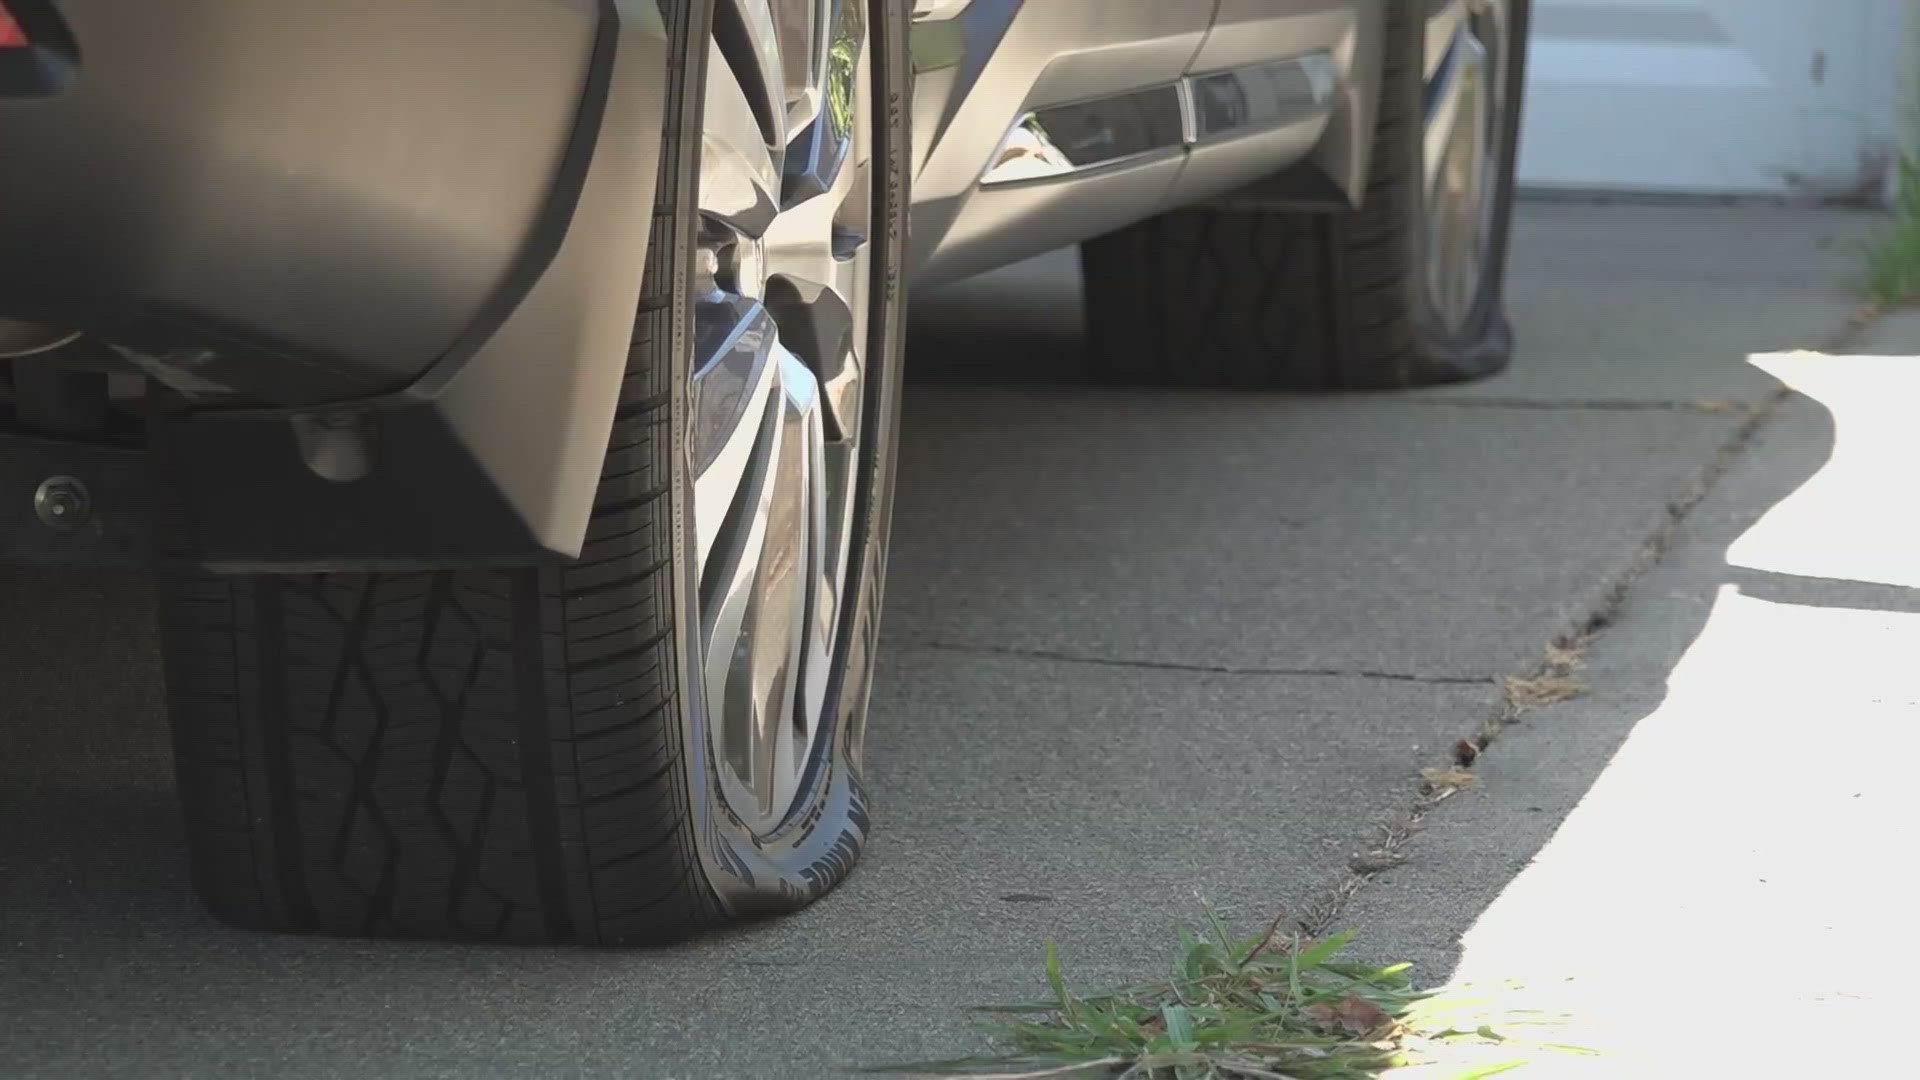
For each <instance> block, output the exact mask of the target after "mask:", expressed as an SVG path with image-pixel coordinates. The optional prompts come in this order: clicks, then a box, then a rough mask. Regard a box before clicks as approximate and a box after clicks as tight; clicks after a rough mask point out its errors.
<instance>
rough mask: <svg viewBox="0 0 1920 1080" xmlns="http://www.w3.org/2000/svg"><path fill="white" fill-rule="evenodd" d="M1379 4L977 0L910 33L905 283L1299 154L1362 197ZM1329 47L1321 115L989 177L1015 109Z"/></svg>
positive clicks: (1236, 179) (1042, 244)
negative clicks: (908, 267) (911, 148)
mask: <svg viewBox="0 0 1920 1080" xmlns="http://www.w3.org/2000/svg"><path fill="white" fill-rule="evenodd" d="M1384 11H1385V9H1384V7H1383V6H1382V3H1381V2H1380V0H1220V2H1219V3H1217V4H1216V3H1213V2H1175V3H1168V2H1165V0H1100V2H1098V3H1092V2H1087V3H1064V2H1049V0H971V3H967V4H964V5H961V4H949V5H947V6H945V7H942V8H940V9H939V11H938V16H939V17H938V18H933V19H928V20H926V21H923V22H922V23H921V24H920V25H919V26H918V27H916V30H915V43H916V46H918V48H919V51H918V53H917V54H916V57H915V64H916V72H917V74H918V84H917V86H916V88H915V106H914V120H915V124H916V128H915V130H916V148H915V154H916V159H917V161H916V170H915V173H914V185H915V187H914V202H915V208H914V217H913V229H914V239H913V251H914V266H913V273H914V280H915V281H916V282H917V283H920V284H931V283H937V282H940V281H945V280H951V279H953V278H958V277H965V276H967V275H969V274H972V273H977V272H979V271H981V270H986V269H990V268H992V267H994V266H999V265H1004V264H1006V263H1009V262H1013V261H1016V260H1018V259H1021V258H1025V257H1027V256H1031V255H1037V254H1039V253H1041V252H1043V251H1047V250H1050V249H1052V248H1057V247H1061V246H1063V245H1066V244H1071V243H1075V242H1077V241H1080V240H1085V239H1088V238H1090V237H1093V236H1097V235H1099V234H1101V233H1103V232H1107V231H1111V230H1113V229H1117V228H1120V227H1122V226H1125V225H1128V224H1132V223H1133V222H1135V221H1139V220H1140V219H1142V218H1145V217H1149V216H1151V215H1153V214H1155V213H1157V212H1160V211H1162V210H1165V209H1170V208H1172V207H1174V206H1179V205H1183V204H1186V203H1191V202H1196V201H1199V200H1202V199H1205V198H1207V197H1210V196H1212V195H1216V194H1219V193H1222V192H1225V191H1228V190H1231V189H1233V188H1235V187H1238V186H1240V185H1244V184H1247V183H1249V182H1252V181H1254V180H1257V179H1259V178H1261V177H1264V176H1267V175H1271V174H1273V173H1275V172H1277V171H1279V170H1282V169H1284V168H1286V167H1288V166H1290V165H1294V164H1296V163H1299V162H1303V161H1305V162H1308V163H1309V164H1310V165H1311V166H1313V167H1317V168H1320V169H1322V170H1323V171H1325V172H1326V174H1327V175H1328V178H1329V182H1330V183H1331V184H1332V185H1333V186H1334V187H1336V188H1338V189H1339V190H1341V191H1343V192H1345V193H1347V194H1348V195H1349V196H1350V197H1352V198H1355V199H1357V197H1358V191H1359V185H1360V183H1361V180H1362V178H1363V177H1364V175H1365V168H1366V160H1365V150H1364V148H1365V146H1366V145H1367V140H1366V139H1364V138H1358V137H1356V133H1359V132H1364V131H1370V130H1371V125H1372V120H1373V115H1374V109H1375V104H1374V101H1373V96H1372V93H1373V87H1374V86H1375V85H1376V82H1377V75H1378V71H1379V51H1380V47H1381V36H1382V19H1383V13H1384ZM1320 54H1324V56H1325V57H1326V59H1327V60H1328V61H1329V70H1330V74H1331V75H1332V77H1333V80H1334V85H1333V88H1332V94H1333V96H1332V99H1331V100H1330V101H1329V102H1328V103H1327V107H1326V108H1324V109H1314V110H1309V111H1306V112H1303V113H1302V114H1301V115H1298V116H1294V117H1288V118H1284V119H1282V120H1276V122H1273V123H1268V124H1253V125H1249V126H1248V127H1247V128H1246V129H1245V130H1244V131H1239V132H1236V133H1235V134H1234V135H1233V136H1232V137H1230V138H1221V139H1218V140H1208V141H1207V142H1206V143H1205V145H1196V144H1192V143H1191V142H1190V141H1189V142H1187V143H1182V144H1179V145H1172V146H1167V147H1164V148H1163V151H1162V152H1161V153H1158V154H1152V155H1140V156H1137V157H1132V158H1129V159H1128V160H1126V161H1123V162H1117V163H1115V164H1113V165H1109V166H1104V167H1100V168H1095V169H1090V170H1086V171H1083V172H1077V173H1074V174H1072V175H1066V176H1060V177H1057V178H1051V179H1046V180H1042V181H1035V182H1030V183H1022V184H1019V185H1009V186H1004V187H999V186H983V185H982V184H981V182H980V181H981V179H982V176H983V175H984V174H985V173H986V172H987V171H988V169H989V168H990V167H991V165H992V163H993V162H994V159H995V154H996V153H997V152H998V151H1000V150H1001V148H1002V146H1003V144H1004V143H1005V142H1006V140H1007V138H1008V133H1009V132H1010V131H1011V130H1012V129H1013V128H1014V126H1015V125H1016V123H1018V122H1019V121H1020V120H1021V118H1022V117H1023V116H1025V115H1026V114H1028V113H1031V112H1034V111H1036V110H1041V109H1045V108H1047V107H1050V106H1059V105H1064V104H1069V103H1076V102H1089V101H1097V100H1100V99H1103V98H1115V97H1120V96H1123V95H1127V94H1129V93H1133V92H1136V91H1139V90H1142V89H1145V88H1149V87H1156V86H1169V85H1175V84H1178V83H1180V82H1181V81H1182V80H1184V79H1187V78H1188V77H1190V76H1202V75H1207V74H1211V73H1217V72H1228V71H1233V70H1243V69H1252V68H1257V67H1260V66H1261V65H1266V64H1270V63H1272V62H1274V61H1282V60H1286V59H1289V58H1296V57H1303V56H1316V55H1320Z"/></svg>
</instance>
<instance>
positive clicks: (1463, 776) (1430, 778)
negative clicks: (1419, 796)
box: [1420, 765, 1480, 799]
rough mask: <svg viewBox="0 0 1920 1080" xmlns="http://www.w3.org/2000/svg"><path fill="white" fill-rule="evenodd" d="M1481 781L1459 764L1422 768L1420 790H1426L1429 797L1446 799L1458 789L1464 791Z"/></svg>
mask: <svg viewBox="0 0 1920 1080" xmlns="http://www.w3.org/2000/svg"><path fill="white" fill-rule="evenodd" d="M1479 783H1480V778H1479V777H1477V776H1475V775H1473V774H1472V773H1470V772H1468V771H1467V770H1465V769H1462V768H1460V767H1459V766H1458V765H1449V766H1447V767H1446V768H1437V767H1436V768H1431V769H1421V770H1420V790H1421V791H1423V792H1425V793H1426V795H1427V797H1428V798H1433V799H1444V798H1446V797H1447V796H1449V795H1451V794H1453V793H1454V792H1456V791H1464V790H1465V789H1467V788H1470V787H1474V786H1475V785H1477V784H1479Z"/></svg>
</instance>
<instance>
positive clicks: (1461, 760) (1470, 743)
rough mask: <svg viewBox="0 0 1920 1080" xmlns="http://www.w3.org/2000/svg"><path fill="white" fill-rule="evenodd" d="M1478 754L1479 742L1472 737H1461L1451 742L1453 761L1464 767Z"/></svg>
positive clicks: (1471, 762)
mask: <svg viewBox="0 0 1920 1080" xmlns="http://www.w3.org/2000/svg"><path fill="white" fill-rule="evenodd" d="M1479 756H1480V744H1479V743H1477V742H1475V741H1474V740H1472V739H1461V740H1460V741H1459V742H1456V743H1454V744H1453V763H1454V764H1455V765H1458V766H1460V767H1461V768H1463V769H1465V768H1467V767H1469V766H1471V765H1472V764H1473V763H1474V760H1475V759H1476V758H1478V757H1479Z"/></svg>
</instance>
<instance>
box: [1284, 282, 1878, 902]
mask: <svg viewBox="0 0 1920 1080" xmlns="http://www.w3.org/2000/svg"><path fill="white" fill-rule="evenodd" d="M1882 314H1883V311H1882V310H1881V309H1879V308H1877V307H1874V306H1871V305H1869V306H1867V307H1862V308H1860V309H1858V310H1856V311H1855V312H1853V314H1851V315H1850V316H1848V318H1847V319H1846V320H1845V322H1843V323H1842V324H1841V326H1840V327H1839V328H1838V329H1837V330H1835V331H1834V333H1833V335H1832V336H1831V337H1830V338H1829V339H1828V340H1827V341H1826V342H1825V343H1823V344H1822V345H1821V346H1820V347H1819V348H1817V349H1816V350H1814V351H1816V352H1822V353H1841V352H1845V351H1846V350H1847V349H1848V347H1849V346H1850V345H1851V344H1852V343H1853V342H1854V341H1856V340H1857V339H1858V338H1859V337H1860V336H1861V335H1862V334H1863V333H1864V332H1865V331H1866V330H1867V329H1868V328H1869V327H1871V326H1872V325H1873V324H1874V323H1875V322H1876V321H1878V319H1879V317H1880V316H1881V315H1882ZM1794 396H1795V391H1794V390H1793V389H1792V388H1791V387H1787V386H1780V387H1778V388H1776V389H1775V390H1774V391H1773V392H1772V393H1770V394H1768V395H1767V396H1766V397H1765V398H1763V399H1762V400H1760V401H1759V402H1757V403H1755V404H1754V405H1753V406H1751V407H1750V408H1749V409H1747V410H1746V411H1745V416H1744V418H1743V419H1742V420H1741V422H1740V423H1739V425H1738V426H1737V427H1735V429H1734V430H1733V432H1732V433H1731V434H1729V435H1728V436H1727V438H1726V440H1725V441H1724V442H1722V443H1721V444H1720V447H1719V449H1717V450H1715V451H1714V453H1713V455H1712V457H1710V458H1709V459H1708V460H1707V461H1706V463H1705V464H1703V465H1702V466H1701V467H1700V469H1699V470H1698V471H1697V472H1695V474H1694V477H1693V479H1692V481H1691V482H1689V483H1688V485H1687V486H1686V487H1685V488H1684V489H1682V490H1681V492H1680V493H1679V494H1678V495H1675V496H1674V497H1672V498H1670V499H1668V500H1667V501H1666V504H1665V506H1664V507H1663V510H1664V512H1663V513H1662V514H1661V516H1660V519H1659V521H1658V522H1657V523H1656V524H1655V525H1654V527H1653V528H1652V530H1651V531H1649V532H1648V534H1647V536H1646V538H1645V539H1644V540H1642V541H1641V542H1640V545H1639V547H1638V548H1636V549H1635V550H1634V553H1633V555H1632V556H1631V557H1629V558H1628V559H1627V561H1626V563H1625V564H1624V565H1623V566H1621V567H1620V568H1619V569H1617V570H1615V571H1614V572H1613V573H1611V574H1609V575H1607V576H1606V577H1605V578H1604V579H1603V580H1602V582H1601V584H1600V586H1599V588H1598V589H1596V590H1595V591H1594V592H1593V594H1592V595H1591V596H1590V597H1589V599H1588V601H1587V602H1586V603H1585V604H1583V605H1581V606H1580V607H1579V608H1577V609H1576V610H1577V611H1579V612H1580V614H1578V615H1575V616H1574V617H1573V618H1572V619H1571V620H1569V622H1568V623H1567V624H1565V625H1564V626H1563V628H1562V629H1561V630H1559V631H1558V632H1556V633H1554V634H1553V635H1552V636H1550V637H1549V638H1548V644H1547V646H1546V647H1545V648H1544V649H1543V650H1542V654H1541V656H1540V658H1538V659H1536V660H1535V661H1534V662H1533V663H1531V664H1529V665H1528V666H1527V667H1526V668H1525V669H1523V670H1521V671H1519V672H1516V673H1515V675H1514V678H1518V679H1522V680H1525V679H1530V678H1537V677H1540V676H1542V675H1547V674H1552V673H1554V672H1555V670H1556V669H1557V668H1559V667H1563V666H1565V663H1566V659H1565V657H1566V655H1567V650H1568V649H1570V648H1571V649H1572V650H1574V655H1575V656H1576V658H1577V655H1578V654H1579V653H1583V652H1585V650H1586V649H1587V647H1588V646H1590V645H1591V644H1592V642H1593V640H1594V639H1595V638H1596V637H1598V636H1599V635H1600V634H1602V633H1604V632H1605V631H1606V629H1607V627H1608V626H1609V625H1611V623H1612V621H1613V617H1614V615H1615V614H1616V613H1617V612H1618V611H1619V610H1620V608H1621V606H1622V605H1623V604H1625V603H1626V600H1627V595H1628V593H1629V592H1631V591H1632V589H1633V586H1634V585H1635V584H1637V583H1638V582H1639V581H1640V579H1641V578H1643V577H1645V576H1646V574H1647V573H1648V572H1649V571H1651V570H1652V569H1653V568H1654V567H1656V566H1658V565H1659V564H1660V563H1661V562H1662V561H1664V560H1665V558H1666V556H1667V552H1668V551H1669V549H1671V547H1672V546H1673V542H1674V539H1675V537H1677V536H1678V535H1679V532H1680V528H1681V526H1682V525H1684V524H1685V523H1686V520H1687V518H1688V516H1689V515H1691V514H1692V513H1693V511H1694V510H1695V509H1696V508H1697V507H1698V506H1699V505H1700V504H1701V503H1702V502H1703V501H1705V500H1706V497H1707V496H1708V495H1709V494H1711V493H1712V492H1713V489H1714V488H1715V487H1716V486H1717V485H1718V484H1719V482H1720V480H1721V479H1722V478H1723V477H1725V476H1726V474H1727V473H1728V472H1729V471H1731V470H1732V468H1733V466H1734V465H1735V464H1736V463H1737V462H1739V460H1740V459H1741V458H1742V457H1743V456H1744V455H1745V454H1746V452H1747V450H1748V449H1749V448H1750V447H1751V446H1752V445H1753V442H1754V440H1755V439H1757V438H1759V436H1760V433H1761V431H1762V430H1763V429H1765V428H1766V426H1767V424H1768V423H1769V422H1770V421H1772V419H1773V418H1774V416H1775V415H1776V414H1777V413H1778V412H1779V411H1780V407H1781V406H1782V405H1785V404H1786V403H1787V402H1788V401H1790V400H1792V399H1793V397H1794ZM1509 685H1510V684H1509ZM1512 704H1513V703H1512V701H1511V700H1510V697H1509V696H1507V695H1503V696H1502V698H1501V700H1500V702H1499V703H1498V704H1497V705H1496V706H1495V708H1494V711H1493V713H1491V714H1490V715H1488V716H1487V717H1484V718H1483V719H1482V720H1481V721H1480V722H1479V725H1478V728H1477V731H1476V732H1469V733H1467V734H1466V735H1464V736H1463V737H1462V742H1465V741H1468V740H1474V742H1475V745H1476V753H1475V755H1474V757H1475V758H1476V759H1477V758H1478V756H1479V755H1480V754H1481V753H1484V752H1486V751H1487V749H1488V747H1489V746H1490V745H1491V744H1492V743H1494V742H1495V740H1496V739H1497V738H1498V737H1499V734H1500V733H1501V732H1502V731H1503V730H1504V729H1505V728H1507V727H1508V726H1510V725H1511V724H1513V723H1515V722H1516V721H1517V720H1518V719H1519V713H1518V712H1515V711H1513V710H1512V708H1511V706H1512ZM1415 791H1416V796H1415V798H1414V799H1413V800H1412V801H1411V802H1410V803H1407V804H1403V805H1402V806H1401V807H1399V808H1398V809H1396V810H1394V811H1393V812H1392V813H1391V814H1390V815H1389V816H1388V817H1387V818H1386V819H1385V820H1383V821H1381V822H1379V823H1377V827H1378V829H1379V830H1380V831H1381V833H1382V834H1383V839H1382V841H1381V842H1380V843H1379V844H1377V845H1376V849H1377V850H1376V852H1375V854H1379V855H1383V856H1393V855H1397V854H1399V852H1400V849H1401V848H1402V847H1404V846H1406V845H1407V844H1408V843H1410V842H1411V841H1412V839H1413V837H1414V836H1415V835H1416V834H1417V833H1418V832H1419V831H1420V828H1421V823H1422V820H1423V819H1424V818H1425V816H1426V815H1427V814H1428V813H1429V812H1432V811H1434V810H1436V809H1438V807H1439V804H1440V802H1441V801H1442V799H1444V797H1445V796H1444V795H1441V796H1438V797H1435V796H1434V795H1433V794H1431V793H1428V792H1425V791H1423V790H1422V789H1420V788H1416V789H1415ZM1396 865H1397V863H1396ZM1384 869H1386V867H1385V866H1384V865H1381V866H1377V867H1372V868H1363V869H1358V870H1356V869H1354V868H1353V865H1352V862H1351V860H1350V861H1349V862H1348V864H1347V865H1344V866H1342V867H1341V868H1340V869H1339V870H1338V871H1336V872H1335V873H1334V876H1333V877H1332V878H1331V879H1330V880H1329V881H1328V883H1327V884H1326V885H1325V886H1324V887H1322V888H1321V889H1320V890H1319V891H1317V892H1315V893H1313V894H1312V895H1310V896H1309V897H1308V898H1307V900H1306V903H1305V905H1304V906H1303V908H1302V914H1301V915H1300V917H1299V918H1298V919H1296V920H1295V921H1296V923H1297V925H1299V926H1300V928H1301V930H1302V931H1303V932H1304V933H1306V934H1308V935H1310V936H1315V937H1317V936H1321V935H1323V934H1325V933H1327V932H1328V930H1329V929H1330V928H1331V927H1332V925H1333V921H1334V920H1335V919H1337V918H1339V917H1340V913H1341V912H1342V911H1344V910H1345V908H1346V906H1347V904H1348V902H1349V901H1351V900H1352V899H1353V896H1354V894H1355V893H1357V892H1359V891H1360V889H1362V888H1363V887H1365V886H1366V884H1367V883H1368V882H1370V881H1372V880H1373V879H1374V877H1375V876H1377V875H1378V874H1379V873H1380V872H1381V871H1382V870H1384Z"/></svg>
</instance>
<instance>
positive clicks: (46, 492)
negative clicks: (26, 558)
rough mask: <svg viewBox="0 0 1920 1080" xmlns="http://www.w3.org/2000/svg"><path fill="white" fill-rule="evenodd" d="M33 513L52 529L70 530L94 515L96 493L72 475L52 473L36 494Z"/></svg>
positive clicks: (34, 495)
mask: <svg viewBox="0 0 1920 1080" xmlns="http://www.w3.org/2000/svg"><path fill="white" fill-rule="evenodd" d="M33 513H34V516H35V517H37V518H39V519H40V523H41V524H42V525H45V526H47V527H48V528H50V529H59V530H61V531H62V532H67V531H71V530H73V529H77V528H79V527H80V526H82V525H85V524H86V523H87V519H88V518H90V517H92V516H93V496H92V495H90V494H88V492H87V485H85V484H83V483H81V482H80V481H79V480H77V479H75V478H73V477H71V476H50V477H48V478H47V479H45V480H43V481H41V482H40V487H39V488H38V489H36V490H35V491H34V493H33Z"/></svg>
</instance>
